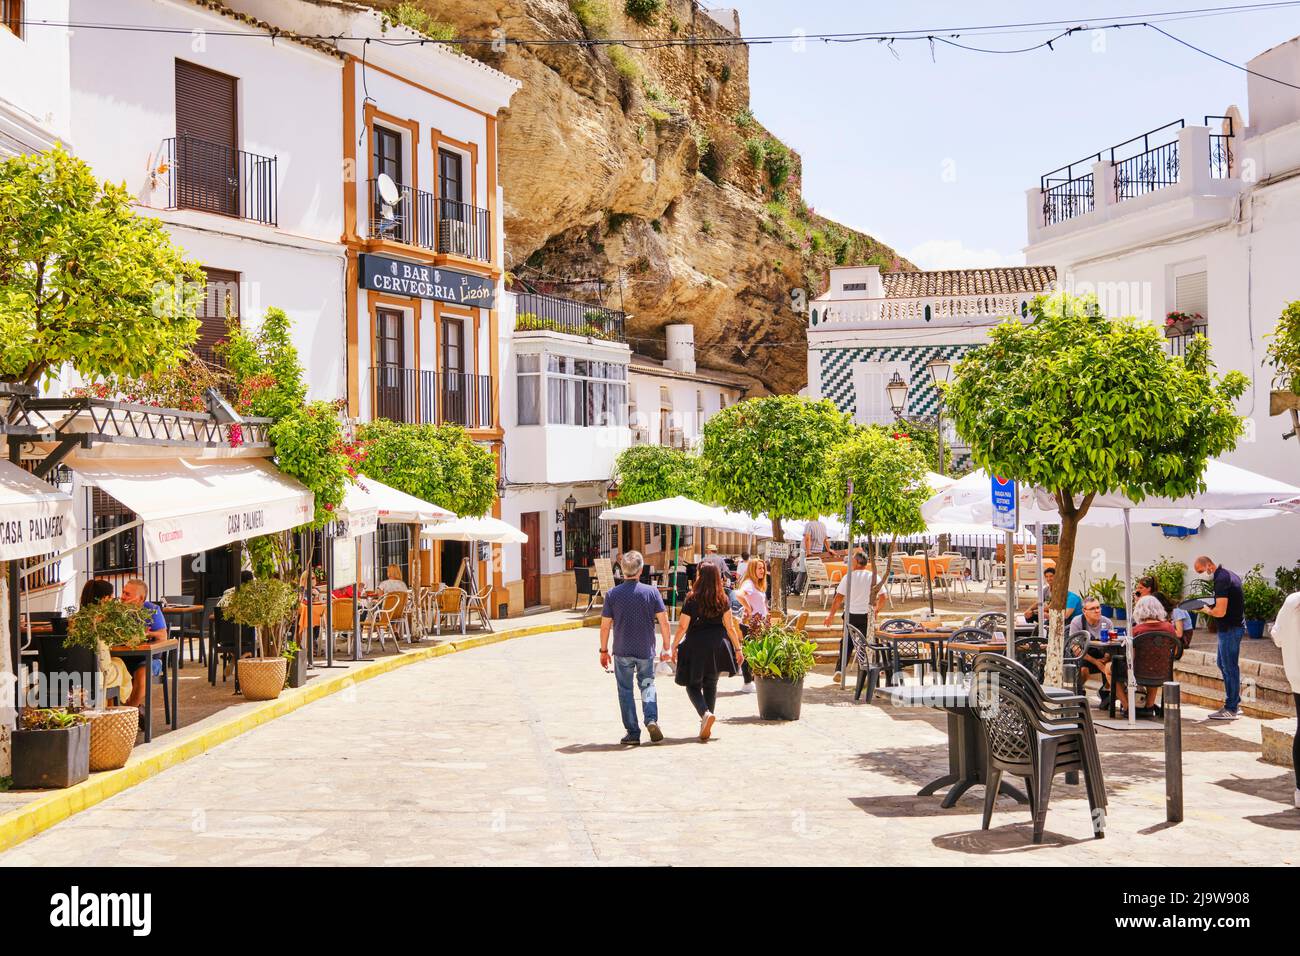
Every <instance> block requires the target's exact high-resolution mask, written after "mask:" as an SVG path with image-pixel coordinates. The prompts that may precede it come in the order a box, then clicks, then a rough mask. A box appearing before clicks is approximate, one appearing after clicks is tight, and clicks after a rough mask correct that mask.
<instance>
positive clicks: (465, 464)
mask: <svg viewBox="0 0 1300 956" xmlns="http://www.w3.org/2000/svg"><path fill="white" fill-rule="evenodd" d="M357 438H358V439H359V440H360V441H361V442H362V444H363V445H364V446H365V459H364V461H362V462H361V464H360V469H361V472H362V474H365V475H369V476H370V477H371V478H374V479H376V480H377V481H382V482H383V483H384V484H386V485H390V486H392V487H393V488H396V489H398V490H399V491H404V492H406V493H407V494H408V495H414V496H415V497H416V498H420V499H422V500H424V501H428V502H430V503H431V504H435V505H438V506H439V507H441V508H446V509H448V510H449V511H454V512H455V513H456V514H457V515H460V516H462V517H466V516H469V517H475V518H477V517H479V516H480V515H483V514H486V513H487V511H488V510H489V509H490V508H491V507H492V502H493V501H494V500H495V499H496V459H495V458H494V457H493V456H492V453H491V452H490V451H488V450H487V449H486V448H484V447H482V446H481V445H478V444H476V443H475V442H473V441H472V440H471V439H470V437H469V436H468V435H467V434H466V433H465V429H463V428H461V427H460V426H459V425H430V424H424V425H408V424H403V423H399V422H392V421H388V420H387V419H380V420H377V421H373V422H367V423H366V424H364V425H362V426H360V427H359V428H358V429H357Z"/></svg>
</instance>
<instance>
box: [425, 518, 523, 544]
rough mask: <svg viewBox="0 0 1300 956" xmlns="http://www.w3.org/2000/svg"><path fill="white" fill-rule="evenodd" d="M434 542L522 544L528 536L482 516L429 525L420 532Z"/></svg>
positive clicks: (503, 523)
mask: <svg viewBox="0 0 1300 956" xmlns="http://www.w3.org/2000/svg"><path fill="white" fill-rule="evenodd" d="M421 534H422V535H423V537H426V538H430V539H432V540H434V541H486V542H488V543H489V544H523V543H524V542H525V541H527V540H528V535H526V534H524V533H523V532H522V531H520V530H519V529H518V528H515V527H512V526H511V525H508V524H506V523H505V522H504V521H502V520H501V519H500V518H493V517H492V516H491V515H484V516H483V517H481V518H454V519H452V520H451V521H444V522H443V523H441V524H435V525H431V526H430V527H428V528H425V529H424V530H423V532H421Z"/></svg>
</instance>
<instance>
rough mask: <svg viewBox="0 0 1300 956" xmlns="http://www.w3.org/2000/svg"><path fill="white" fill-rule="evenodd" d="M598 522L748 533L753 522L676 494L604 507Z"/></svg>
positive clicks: (744, 517) (745, 517)
mask: <svg viewBox="0 0 1300 956" xmlns="http://www.w3.org/2000/svg"><path fill="white" fill-rule="evenodd" d="M600 520H601V521H641V522H646V523H649V524H671V525H683V526H685V527H690V528H710V529H712V530H714V531H736V532H739V533H741V534H752V533H753V532H754V528H755V524H756V522H755V521H754V519H752V518H750V517H748V516H746V515H741V514H735V513H733V512H730V511H726V510H725V509H723V508H714V507H712V506H711V505H706V504H702V503H701V502H698V501H694V500H692V499H690V498H687V497H684V496H682V495H678V496H677V497H675V498H661V499H659V500H658V501H643V502H641V503H640V504H636V505H624V506H623V507H620V508H606V509H605V510H604V511H602V512H601V513H600Z"/></svg>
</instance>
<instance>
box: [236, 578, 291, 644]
mask: <svg viewBox="0 0 1300 956" xmlns="http://www.w3.org/2000/svg"><path fill="white" fill-rule="evenodd" d="M297 610H298V589H297V588H296V587H294V586H293V585H292V584H290V583H289V582H288V581H281V580H280V579H279V578H254V579H253V580H252V581H248V582H246V583H244V584H241V585H240V586H239V587H237V588H235V590H234V592H233V593H232V594H231V595H230V596H229V597H228V598H226V599H225V604H224V605H223V606H222V613H223V615H224V616H225V617H226V618H227V619H228V620H230V621H233V622H235V623H236V624H243V625H245V626H246V627H255V628H257V635H258V638H259V639H260V640H261V644H262V651H261V653H262V656H263V657H280V656H281V655H283V654H284V650H285V646H284V645H285V637H287V636H288V627H287V625H288V623H289V621H290V620H291V619H292V618H293V615H294V613H295V612H296V611H297Z"/></svg>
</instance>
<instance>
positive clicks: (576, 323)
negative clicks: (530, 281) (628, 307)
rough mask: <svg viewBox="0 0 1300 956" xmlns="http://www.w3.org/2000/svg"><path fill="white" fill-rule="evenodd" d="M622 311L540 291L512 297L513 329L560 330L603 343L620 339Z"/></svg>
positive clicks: (622, 325) (624, 319)
mask: <svg viewBox="0 0 1300 956" xmlns="http://www.w3.org/2000/svg"><path fill="white" fill-rule="evenodd" d="M626 318H627V317H626V316H625V315H624V313H622V312H620V311H618V310H617V309H607V308H605V307H604V306H602V305H590V304H589V303H586V302H579V301H577V300H576V299H565V298H562V297H560V296H556V295H546V294H545V293H541V292H520V293H518V294H517V295H516V296H515V331H516V332H562V333H565V334H567V335H581V336H584V337H588V338H593V339H602V340H604V341H607V342H623V341H625V340H626V339H625V336H624V324H625V322H626Z"/></svg>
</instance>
